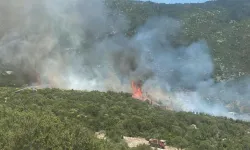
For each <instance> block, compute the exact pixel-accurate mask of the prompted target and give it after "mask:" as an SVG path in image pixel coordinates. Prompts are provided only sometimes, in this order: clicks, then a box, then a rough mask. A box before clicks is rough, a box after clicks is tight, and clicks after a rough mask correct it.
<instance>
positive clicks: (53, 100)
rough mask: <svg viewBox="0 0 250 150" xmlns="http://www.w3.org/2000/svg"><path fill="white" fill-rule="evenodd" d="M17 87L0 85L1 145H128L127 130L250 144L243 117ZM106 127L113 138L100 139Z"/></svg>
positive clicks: (185, 141)
mask: <svg viewBox="0 0 250 150" xmlns="http://www.w3.org/2000/svg"><path fill="white" fill-rule="evenodd" d="M17 90H18V89H15V88H1V89H0V94H1V97H0V108H1V109H0V116H1V121H0V135H1V136H0V147H1V149H18V150H21V149H37V148H39V149H85V150H94V149H96V150H102V149H107V150H119V149H128V148H126V144H124V142H123V141H122V136H132V137H137V136H138V137H144V138H147V139H149V138H159V139H165V140H166V141H167V145H171V146H175V147H178V148H185V149H192V150H195V149H197V150H200V149H211V150H216V149H218V150H221V149H232V150H235V149H249V148H250V145H249V143H250V138H249V133H250V126H249V125H250V124H249V123H247V122H243V121H233V120H232V119H226V118H216V117H211V116H208V115H204V114H197V115H195V114H192V113H184V112H179V113H176V112H171V111H166V110H161V109H158V108H155V107H154V106H151V105H148V104H147V103H142V102H140V101H137V100H134V99H132V98H131V95H130V94H126V93H114V92H107V93H103V92H97V91H93V92H84V91H74V90H70V91H64V90H59V89H44V90H38V91H34V90H24V91H20V92H16V91H17ZM102 130H104V131H105V132H106V136H107V137H108V139H110V140H108V141H106V142H105V141H100V140H98V139H95V137H94V136H93V133H94V132H96V131H102ZM86 133H89V134H86ZM138 149H139V148H138Z"/></svg>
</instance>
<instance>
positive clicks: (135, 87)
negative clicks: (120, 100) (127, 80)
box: [131, 81, 143, 100]
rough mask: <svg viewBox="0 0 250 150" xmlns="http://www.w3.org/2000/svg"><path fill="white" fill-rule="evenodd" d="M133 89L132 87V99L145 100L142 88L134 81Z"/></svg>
mask: <svg viewBox="0 0 250 150" xmlns="http://www.w3.org/2000/svg"><path fill="white" fill-rule="evenodd" d="M131 87H132V90H133V95H132V97H133V98H135V99H139V100H143V96H142V89H141V87H140V86H139V85H136V83H135V82H134V81H132V83H131Z"/></svg>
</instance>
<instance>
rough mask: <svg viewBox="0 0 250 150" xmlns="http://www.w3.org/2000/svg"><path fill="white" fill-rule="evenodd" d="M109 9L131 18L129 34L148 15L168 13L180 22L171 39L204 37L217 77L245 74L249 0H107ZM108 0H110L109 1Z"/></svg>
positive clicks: (181, 40) (188, 40) (249, 34)
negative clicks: (172, 0)
mask: <svg viewBox="0 0 250 150" xmlns="http://www.w3.org/2000/svg"><path fill="white" fill-rule="evenodd" d="M111 1H112V5H111V4H110V5H111V6H110V7H112V8H113V9H118V10H119V11H122V12H125V13H126V14H127V15H128V18H129V20H131V28H130V29H131V30H130V31H129V34H134V33H135V32H136V29H137V27H139V26H140V25H142V24H143V23H144V22H145V21H146V20H147V19H148V18H149V17H152V16H169V17H173V18H177V19H180V20H181V21H182V22H183V28H182V29H183V30H182V34H181V35H180V37H179V40H177V39H175V41H174V42H175V43H179V44H188V43H191V42H194V41H196V40H198V39H205V40H206V41H207V42H208V44H209V47H210V48H211V50H212V54H213V57H214V62H215V64H216V69H215V77H216V79H217V80H221V79H229V78H235V77H239V76H242V75H249V74H250V70H249V67H248V65H249V64H250V60H249V58H248V55H249V52H250V51H249V46H250V45H249V42H248V41H249V40H250V26H249V24H250V2H249V1H248V0H217V1H208V2H206V3H201V4H156V3H152V2H134V1H123V0H111ZM109 2H110V1H109Z"/></svg>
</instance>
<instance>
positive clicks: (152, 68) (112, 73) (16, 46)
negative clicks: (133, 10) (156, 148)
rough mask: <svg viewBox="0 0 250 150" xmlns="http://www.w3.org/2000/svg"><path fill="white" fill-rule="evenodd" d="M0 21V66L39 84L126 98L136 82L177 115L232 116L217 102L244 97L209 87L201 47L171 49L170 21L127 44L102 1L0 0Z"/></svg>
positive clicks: (206, 56)
mask: <svg viewBox="0 0 250 150" xmlns="http://www.w3.org/2000/svg"><path fill="white" fill-rule="evenodd" d="M0 19H1V28H0V60H1V63H2V64H8V65H10V66H12V67H13V66H14V67H15V68H19V69H18V70H19V71H22V72H26V73H28V74H31V76H32V75H33V76H34V75H35V74H36V73H38V74H40V76H41V79H42V83H44V84H46V83H48V80H49V82H50V83H52V84H53V85H54V86H55V87H57V88H65V89H80V90H100V91H107V90H113V91H124V92H131V88H130V82H131V80H134V81H136V82H141V83H143V87H142V88H143V90H144V91H146V92H148V93H150V94H151V96H152V97H153V98H155V99H158V100H161V101H162V102H163V103H164V104H169V102H170V101H172V102H171V103H172V104H173V108H175V109H176V110H184V111H194V112H204V113H208V114H212V115H216V116H227V117H234V116H233V115H230V114H229V113H228V110H227V108H226V107H225V106H224V105H223V104H225V103H222V101H223V102H225V101H227V100H228V101H230V102H231V101H234V99H233V97H234V98H239V97H241V99H244V98H246V97H248V94H246V93H245V94H243V96H240V94H236V95H232V96H231V94H232V93H233V92H234V91H236V89H235V88H233V87H234V86H233V87H231V88H228V86H227V85H226V84H224V83H221V84H215V83H214V81H213V79H212V74H213V69H214V68H213V61H212V58H211V55H210V52H209V48H208V46H207V44H206V42H205V41H203V40H200V41H197V42H196V43H193V44H191V45H189V46H187V47H184V46H183V47H178V48H176V47H174V46H172V44H171V43H172V41H173V39H174V38H175V37H176V35H178V32H179V31H180V30H181V24H180V22H179V21H177V20H174V19H171V18H168V17H153V18H150V19H149V20H148V21H147V22H146V23H145V24H144V25H143V26H142V27H140V28H139V29H138V30H137V31H138V32H137V34H136V35H135V36H133V37H130V38H128V37H126V36H124V32H125V31H127V30H128V27H129V21H128V20H127V19H126V16H124V15H123V14H121V13H120V12H116V11H111V10H109V9H108V8H107V7H106V6H105V4H104V2H103V1H101V0H53V1H52V0H44V1H40V0H19V1H14V0H9V1H4V0H0ZM33 81H35V80H33ZM31 82H32V81H31ZM240 84H241V83H240ZM248 88H249V86H248ZM222 89H223V90H226V92H224V94H220V93H219V92H218V90H222ZM184 91H185V92H184ZM187 91H189V92H187ZM232 91H233V92H232ZM208 99H209V100H208ZM218 99H219V100H218ZM211 101H212V102H213V103H212V104H211V103H210V102H211ZM240 117H241V118H240V119H243V116H240ZM244 117H245V116H244ZM244 119H246V118H244ZM247 119H248V118H247Z"/></svg>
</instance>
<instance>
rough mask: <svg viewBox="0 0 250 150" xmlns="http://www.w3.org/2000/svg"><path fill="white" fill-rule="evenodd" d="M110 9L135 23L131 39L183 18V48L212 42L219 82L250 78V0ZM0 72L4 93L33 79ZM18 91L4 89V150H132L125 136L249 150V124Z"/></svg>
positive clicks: (110, 100)
mask: <svg viewBox="0 0 250 150" xmlns="http://www.w3.org/2000/svg"><path fill="white" fill-rule="evenodd" d="M107 2H108V5H109V7H111V8H112V9H114V10H118V11H122V12H123V13H125V14H126V15H127V16H128V18H129V20H131V25H130V29H129V31H127V35H128V36H131V35H133V34H135V33H136V32H137V28H138V27H139V26H140V25H142V24H143V23H144V22H145V21H146V20H147V19H148V18H149V17H151V16H164V15H165V16H170V17H173V18H177V19H180V20H182V23H183V30H182V32H181V35H179V37H178V39H175V42H176V44H177V45H178V44H189V43H191V42H194V41H196V40H197V39H206V41H207V42H208V44H209V47H210V48H211V50H212V54H213V58H214V62H215V79H216V80H218V81H220V80H223V79H228V78H235V77H239V76H242V75H249V74H250V69H249V67H248V66H249V65H250V59H248V55H249V54H250V51H249V46H250V45H249V41H250V2H249V0H217V1H211V2H207V3H204V4H173V5H167V4H155V3H151V2H135V1H126V0H107ZM0 67H1V68H0V71H1V74H0V86H17V87H20V86H22V85H24V84H27V82H28V79H27V80H26V78H30V77H29V76H27V74H24V75H23V76H20V74H15V73H14V74H7V73H6V72H5V71H7V70H9V68H8V66H4V65H0ZM15 90H17V89H15V88H1V89H0V118H1V119H0V149H18V150H21V149H25V150H26V149H38V148H39V149H86V150H95V149H96V150H104V149H105V150H113V149H114V150H119V149H124V150H126V149H129V148H128V147H127V146H126V144H125V143H124V142H123V141H122V140H121V139H122V136H123V135H126V136H133V137H134V136H140V137H145V138H159V139H165V140H167V145H172V146H175V147H179V148H186V149H193V150H195V149H199V150H200V149H211V150H216V149H219V150H221V149H232V150H235V149H250V136H249V134H250V124H249V123H246V122H243V121H234V120H232V119H226V118H218V117H211V116H208V115H204V114H199V115H194V114H192V113H184V112H178V113H176V112H170V111H163V110H160V109H157V108H155V107H153V106H150V105H147V104H146V103H141V102H138V101H135V100H134V99H132V98H131V95H129V94H124V93H113V92H108V93H102V92H97V91H93V92H80V91H63V90H58V89H44V90H38V91H31V90H25V91H22V92H20V93H15V92H14V91H15ZM195 127H197V129H196V128H195ZM100 130H104V131H105V132H106V135H107V136H108V140H99V139H97V138H96V137H95V136H94V132H96V131H100ZM138 149H145V147H138Z"/></svg>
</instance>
